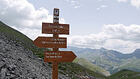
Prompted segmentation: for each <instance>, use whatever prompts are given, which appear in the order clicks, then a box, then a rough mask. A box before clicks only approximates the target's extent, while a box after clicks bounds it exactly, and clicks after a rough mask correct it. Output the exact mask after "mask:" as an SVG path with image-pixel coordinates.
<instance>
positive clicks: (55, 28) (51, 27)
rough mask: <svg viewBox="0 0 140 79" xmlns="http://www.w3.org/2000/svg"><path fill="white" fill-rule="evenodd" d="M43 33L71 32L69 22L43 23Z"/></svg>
mask: <svg viewBox="0 0 140 79" xmlns="http://www.w3.org/2000/svg"><path fill="white" fill-rule="evenodd" d="M42 33H45V34H67V35H68V34H69V24H52V23H42Z"/></svg>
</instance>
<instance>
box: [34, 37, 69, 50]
mask: <svg viewBox="0 0 140 79" xmlns="http://www.w3.org/2000/svg"><path fill="white" fill-rule="evenodd" d="M34 44H35V45H36V46H37V47H40V48H54V47H56V48H67V38H62V37H59V38H53V37H38V38H37V39H35V40H34Z"/></svg>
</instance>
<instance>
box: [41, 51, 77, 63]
mask: <svg viewBox="0 0 140 79" xmlns="http://www.w3.org/2000/svg"><path fill="white" fill-rule="evenodd" d="M75 58H76V55H75V54H74V53H73V52H72V51H46V52H45V53H44V62H54V61H56V62H72V61H73V60H74V59H75Z"/></svg>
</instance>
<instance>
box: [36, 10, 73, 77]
mask: <svg viewBox="0 0 140 79" xmlns="http://www.w3.org/2000/svg"><path fill="white" fill-rule="evenodd" d="M53 13H54V16H53V23H42V33H44V34H53V37H38V38H36V39H35V40H34V44H35V45H36V46H37V47H40V48H53V51H44V62H52V64H53V67H52V68H53V70H52V79H58V63H59V62H72V61H73V60H74V59H75V58H76V55H75V54H74V53H73V52H72V51H59V48H67V38H64V37H59V34H61V35H62V34H63V35H69V24H59V9H57V8H54V12H53Z"/></svg>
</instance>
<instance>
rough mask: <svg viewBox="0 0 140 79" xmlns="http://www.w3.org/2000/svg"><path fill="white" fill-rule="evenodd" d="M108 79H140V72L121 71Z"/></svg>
mask: <svg viewBox="0 0 140 79" xmlns="http://www.w3.org/2000/svg"><path fill="white" fill-rule="evenodd" d="M108 79H140V72H134V71H130V70H121V71H119V72H117V73H115V74H113V75H111V76H110V77H108Z"/></svg>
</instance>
